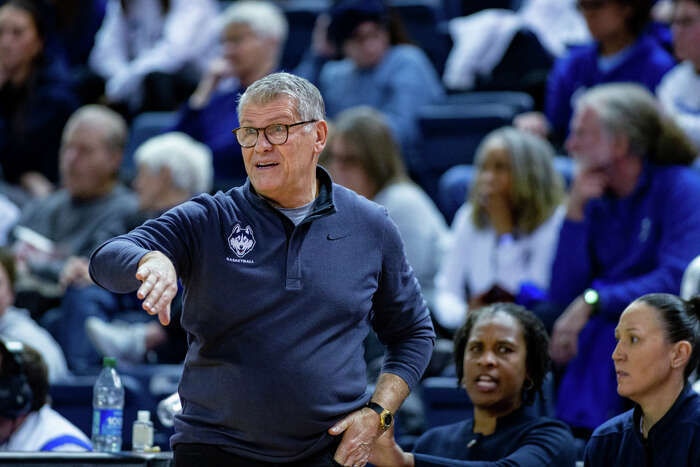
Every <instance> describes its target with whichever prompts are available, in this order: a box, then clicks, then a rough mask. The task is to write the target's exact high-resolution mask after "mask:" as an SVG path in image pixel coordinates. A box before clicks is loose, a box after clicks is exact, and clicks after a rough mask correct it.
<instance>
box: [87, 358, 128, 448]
mask: <svg viewBox="0 0 700 467" xmlns="http://www.w3.org/2000/svg"><path fill="white" fill-rule="evenodd" d="M116 365H117V361H116V359H114V357H105V358H104V360H103V363H102V371H101V372H100V375H99V376H98V377H97V381H96V382H95V387H94V389H93V391H92V447H93V449H94V450H95V451H106V452H116V451H121V449H122V420H123V410H124V386H122V381H121V379H119V375H118V374H117V370H115V366H116Z"/></svg>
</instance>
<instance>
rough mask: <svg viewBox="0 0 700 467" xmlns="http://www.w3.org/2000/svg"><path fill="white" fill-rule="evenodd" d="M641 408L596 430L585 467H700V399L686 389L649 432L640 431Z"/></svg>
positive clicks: (691, 390)
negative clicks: (610, 466) (644, 433)
mask: <svg viewBox="0 0 700 467" xmlns="http://www.w3.org/2000/svg"><path fill="white" fill-rule="evenodd" d="M641 416H642V411H641V408H640V407H639V406H638V405H637V406H635V408H634V409H632V410H630V411H628V412H625V413H623V414H622V415H618V416H617V417H615V418H613V419H611V420H608V421H607V422H605V423H603V424H602V425H601V426H599V427H598V428H596V430H595V432H593V436H591V439H590V441H589V442H588V445H587V446H586V452H585V454H584V458H585V460H584V465H586V466H590V467H597V466H601V467H602V466H609V465H633V466H635V467H652V466H669V467H670V466H673V467H681V466H688V467H690V466H698V465H700V396H699V395H698V394H697V393H696V392H695V391H693V389H692V387H691V386H690V385H686V386H685V388H683V391H682V392H681V393H680V395H679V396H678V399H676V401H675V402H674V403H673V405H672V406H671V408H670V409H669V410H668V412H666V414H665V415H664V416H663V417H661V420H659V421H658V422H657V423H656V424H655V425H654V426H652V427H651V429H650V430H649V434H648V437H647V439H646V440H645V439H643V438H642V434H641V432H640V431H639V421H640V419H641Z"/></svg>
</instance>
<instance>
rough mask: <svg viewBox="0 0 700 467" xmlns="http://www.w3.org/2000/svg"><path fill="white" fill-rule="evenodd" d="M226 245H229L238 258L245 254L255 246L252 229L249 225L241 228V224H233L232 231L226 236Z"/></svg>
mask: <svg viewBox="0 0 700 467" xmlns="http://www.w3.org/2000/svg"><path fill="white" fill-rule="evenodd" d="M228 246H230V247H231V249H232V250H233V252H234V253H236V256H238V257H239V258H242V257H244V256H245V255H247V254H248V253H249V252H250V250H252V249H253V247H254V246H255V237H254V236H253V229H251V228H250V226H249V225H247V226H246V227H245V228H241V224H236V225H235V226H233V232H231V235H229V236H228Z"/></svg>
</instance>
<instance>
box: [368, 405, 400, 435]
mask: <svg viewBox="0 0 700 467" xmlns="http://www.w3.org/2000/svg"><path fill="white" fill-rule="evenodd" d="M366 407H367V408H369V409H372V410H374V411H375V412H377V414H378V415H379V428H380V430H382V431H386V430H388V429H389V428H391V425H392V424H393V423H394V414H393V413H391V412H390V411H388V410H387V409H385V408H384V407H382V406H381V405H379V404H377V403H376V402H372V401H369V402H367V405H366Z"/></svg>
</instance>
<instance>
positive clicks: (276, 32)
mask: <svg viewBox="0 0 700 467" xmlns="http://www.w3.org/2000/svg"><path fill="white" fill-rule="evenodd" d="M219 21H220V25H221V46H222V53H221V56H219V57H217V58H216V59H214V60H213V61H212V62H211V64H210V65H209V68H208V70H207V72H206V73H205V75H204V77H203V78H202V79H201V80H200V82H199V85H198V86H197V89H196V90H195V92H194V94H192V96H191V97H190V99H189V101H188V102H187V103H186V104H185V105H184V106H183V107H182V109H181V110H180V113H179V115H178V121H177V123H176V124H175V126H174V127H173V129H174V130H176V131H182V132H184V133H187V134H188V135H190V136H191V137H193V138H194V139H196V140H197V141H200V142H202V143H204V144H206V145H207V146H209V147H210V148H211V150H212V153H213V157H214V184H215V187H216V188H221V189H224V188H228V187H229V186H231V185H234V186H235V185H239V184H241V183H243V181H245V176H246V174H245V170H244V168H243V163H242V162H241V161H242V159H241V147H240V145H239V144H238V142H237V141H236V137H235V136H234V135H233V134H232V133H231V130H232V129H233V128H236V127H237V126H238V115H237V112H236V108H235V105H233V103H234V102H235V100H236V97H237V96H238V95H239V94H241V93H243V92H244V91H245V89H246V87H248V86H249V85H250V84H251V83H253V82H254V81H255V80H257V79H259V78H262V77H263V76H265V75H267V74H269V73H272V72H273V71H276V70H277V69H278V67H279V62H280V58H281V55H282V49H283V47H284V43H285V41H286V39H287V32H288V25H287V20H286V18H285V16H284V13H283V12H282V10H280V8H279V7H277V6H276V5H275V4H273V3H271V2H266V1H238V2H234V3H233V4H232V5H231V6H229V7H228V8H227V9H226V10H224V11H223V13H221V15H220V17H219Z"/></svg>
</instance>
